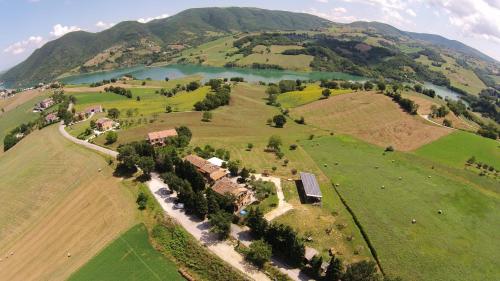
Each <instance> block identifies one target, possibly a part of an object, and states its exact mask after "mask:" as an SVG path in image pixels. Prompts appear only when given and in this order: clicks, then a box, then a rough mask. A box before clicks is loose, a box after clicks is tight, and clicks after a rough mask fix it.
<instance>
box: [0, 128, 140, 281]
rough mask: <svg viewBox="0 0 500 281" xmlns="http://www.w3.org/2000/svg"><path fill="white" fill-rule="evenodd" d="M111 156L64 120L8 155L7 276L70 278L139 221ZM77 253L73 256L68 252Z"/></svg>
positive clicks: (4, 168)
mask: <svg viewBox="0 0 500 281" xmlns="http://www.w3.org/2000/svg"><path fill="white" fill-rule="evenodd" d="M112 173H113V167H111V166H109V165H108V163H107V162H106V159H105V158H104V157H102V156H101V155H98V154H96V153H94V152H92V151H90V150H87V149H85V148H82V147H81V146H78V145H76V144H74V143H72V142H70V141H68V140H66V139H65V138H64V137H63V136H61V134H60V133H59V132H58V126H57V125H51V126H49V127H46V128H44V129H42V130H37V131H34V132H33V133H31V134H30V135H28V136H27V137H26V138H25V139H23V140H21V142H19V143H18V144H17V145H16V146H14V147H13V148H12V149H10V150H9V151H7V152H5V153H4V154H3V155H1V156H0V249H3V251H2V252H3V254H5V253H6V252H10V251H14V252H15V255H14V256H12V257H9V259H8V260H5V259H4V261H3V262H2V278H3V279H5V280H64V279H66V278H67V277H68V276H69V275H70V274H71V273H73V272H74V271H75V270H77V269H78V268H79V267H81V266H82V265H83V264H84V263H85V262H86V261H87V260H89V259H91V258H92V257H93V256H94V255H95V254H97V253H98V252H99V251H100V250H101V249H102V248H104V247H105V246H106V245H107V244H108V243H109V242H110V241H112V240H114V239H115V238H116V237H117V236H118V235H119V233H121V232H122V231H124V230H126V229H128V228H130V227H131V226H132V224H133V223H134V219H135V210H136V207H135V203H134V200H135V198H131V197H132V196H131V195H130V193H129V192H128V191H126V190H125V189H124V188H123V186H122V185H121V184H120V180H119V179H117V178H114V177H113V176H112ZM68 252H69V253H71V258H68V257H67V253H68Z"/></svg>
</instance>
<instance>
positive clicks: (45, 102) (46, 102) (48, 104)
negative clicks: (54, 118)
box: [39, 98, 54, 109]
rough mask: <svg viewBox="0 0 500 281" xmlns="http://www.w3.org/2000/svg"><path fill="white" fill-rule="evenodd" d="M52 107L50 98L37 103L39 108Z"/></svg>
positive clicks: (52, 101) (52, 102)
mask: <svg viewBox="0 0 500 281" xmlns="http://www.w3.org/2000/svg"><path fill="white" fill-rule="evenodd" d="M52 105H54V100H53V99H52V98H46V99H44V100H42V101H41V102H40V103H39V106H40V108H42V109H46V108H49V107H51V106H52Z"/></svg>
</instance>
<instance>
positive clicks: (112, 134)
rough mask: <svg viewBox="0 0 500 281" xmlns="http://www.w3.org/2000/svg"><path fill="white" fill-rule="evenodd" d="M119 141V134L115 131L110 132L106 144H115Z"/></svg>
mask: <svg viewBox="0 0 500 281" xmlns="http://www.w3.org/2000/svg"><path fill="white" fill-rule="evenodd" d="M117 140H118V134H117V133H116V132H115V131H109V132H108V133H107V134H106V144H112V143H115V142H116V141H117Z"/></svg>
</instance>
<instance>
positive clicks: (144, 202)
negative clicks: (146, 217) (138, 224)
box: [135, 192, 148, 210]
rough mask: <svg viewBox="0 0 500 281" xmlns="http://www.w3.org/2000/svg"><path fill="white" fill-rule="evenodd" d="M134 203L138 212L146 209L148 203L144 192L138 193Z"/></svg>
mask: <svg viewBox="0 0 500 281" xmlns="http://www.w3.org/2000/svg"><path fill="white" fill-rule="evenodd" d="M135 202H136V203H137V205H139V210H144V209H146V205H147V203H148V197H147V196H146V194H144V192H140V193H139V195H138V196H137V200H136V201H135Z"/></svg>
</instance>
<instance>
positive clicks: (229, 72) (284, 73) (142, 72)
mask: <svg viewBox="0 0 500 281" xmlns="http://www.w3.org/2000/svg"><path fill="white" fill-rule="evenodd" d="M125 74H130V75H132V76H134V77H135V78H137V79H146V78H151V79H153V80H163V79H165V77H168V78H170V79H176V78H182V77H186V76H191V75H201V76H202V77H203V82H206V81H208V80H210V79H213V78H231V77H243V78H244V79H245V81H247V82H259V81H262V82H266V83H269V82H279V81H280V80H297V79H301V80H309V79H313V80H320V79H341V80H351V81H364V80H366V78H363V77H360V76H354V75H349V74H346V73H340V72H318V71H313V72H297V71H288V70H271V69H251V68H226V67H210V66H201V65H168V66H157V67H145V66H136V67H131V68H122V69H116V70H111V71H103V72H94V73H89V74H82V75H76V76H70V77H65V78H63V79H61V81H62V82H64V83H66V84H88V83H94V82H99V81H102V80H109V79H112V78H119V77H121V76H123V75H125Z"/></svg>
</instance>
